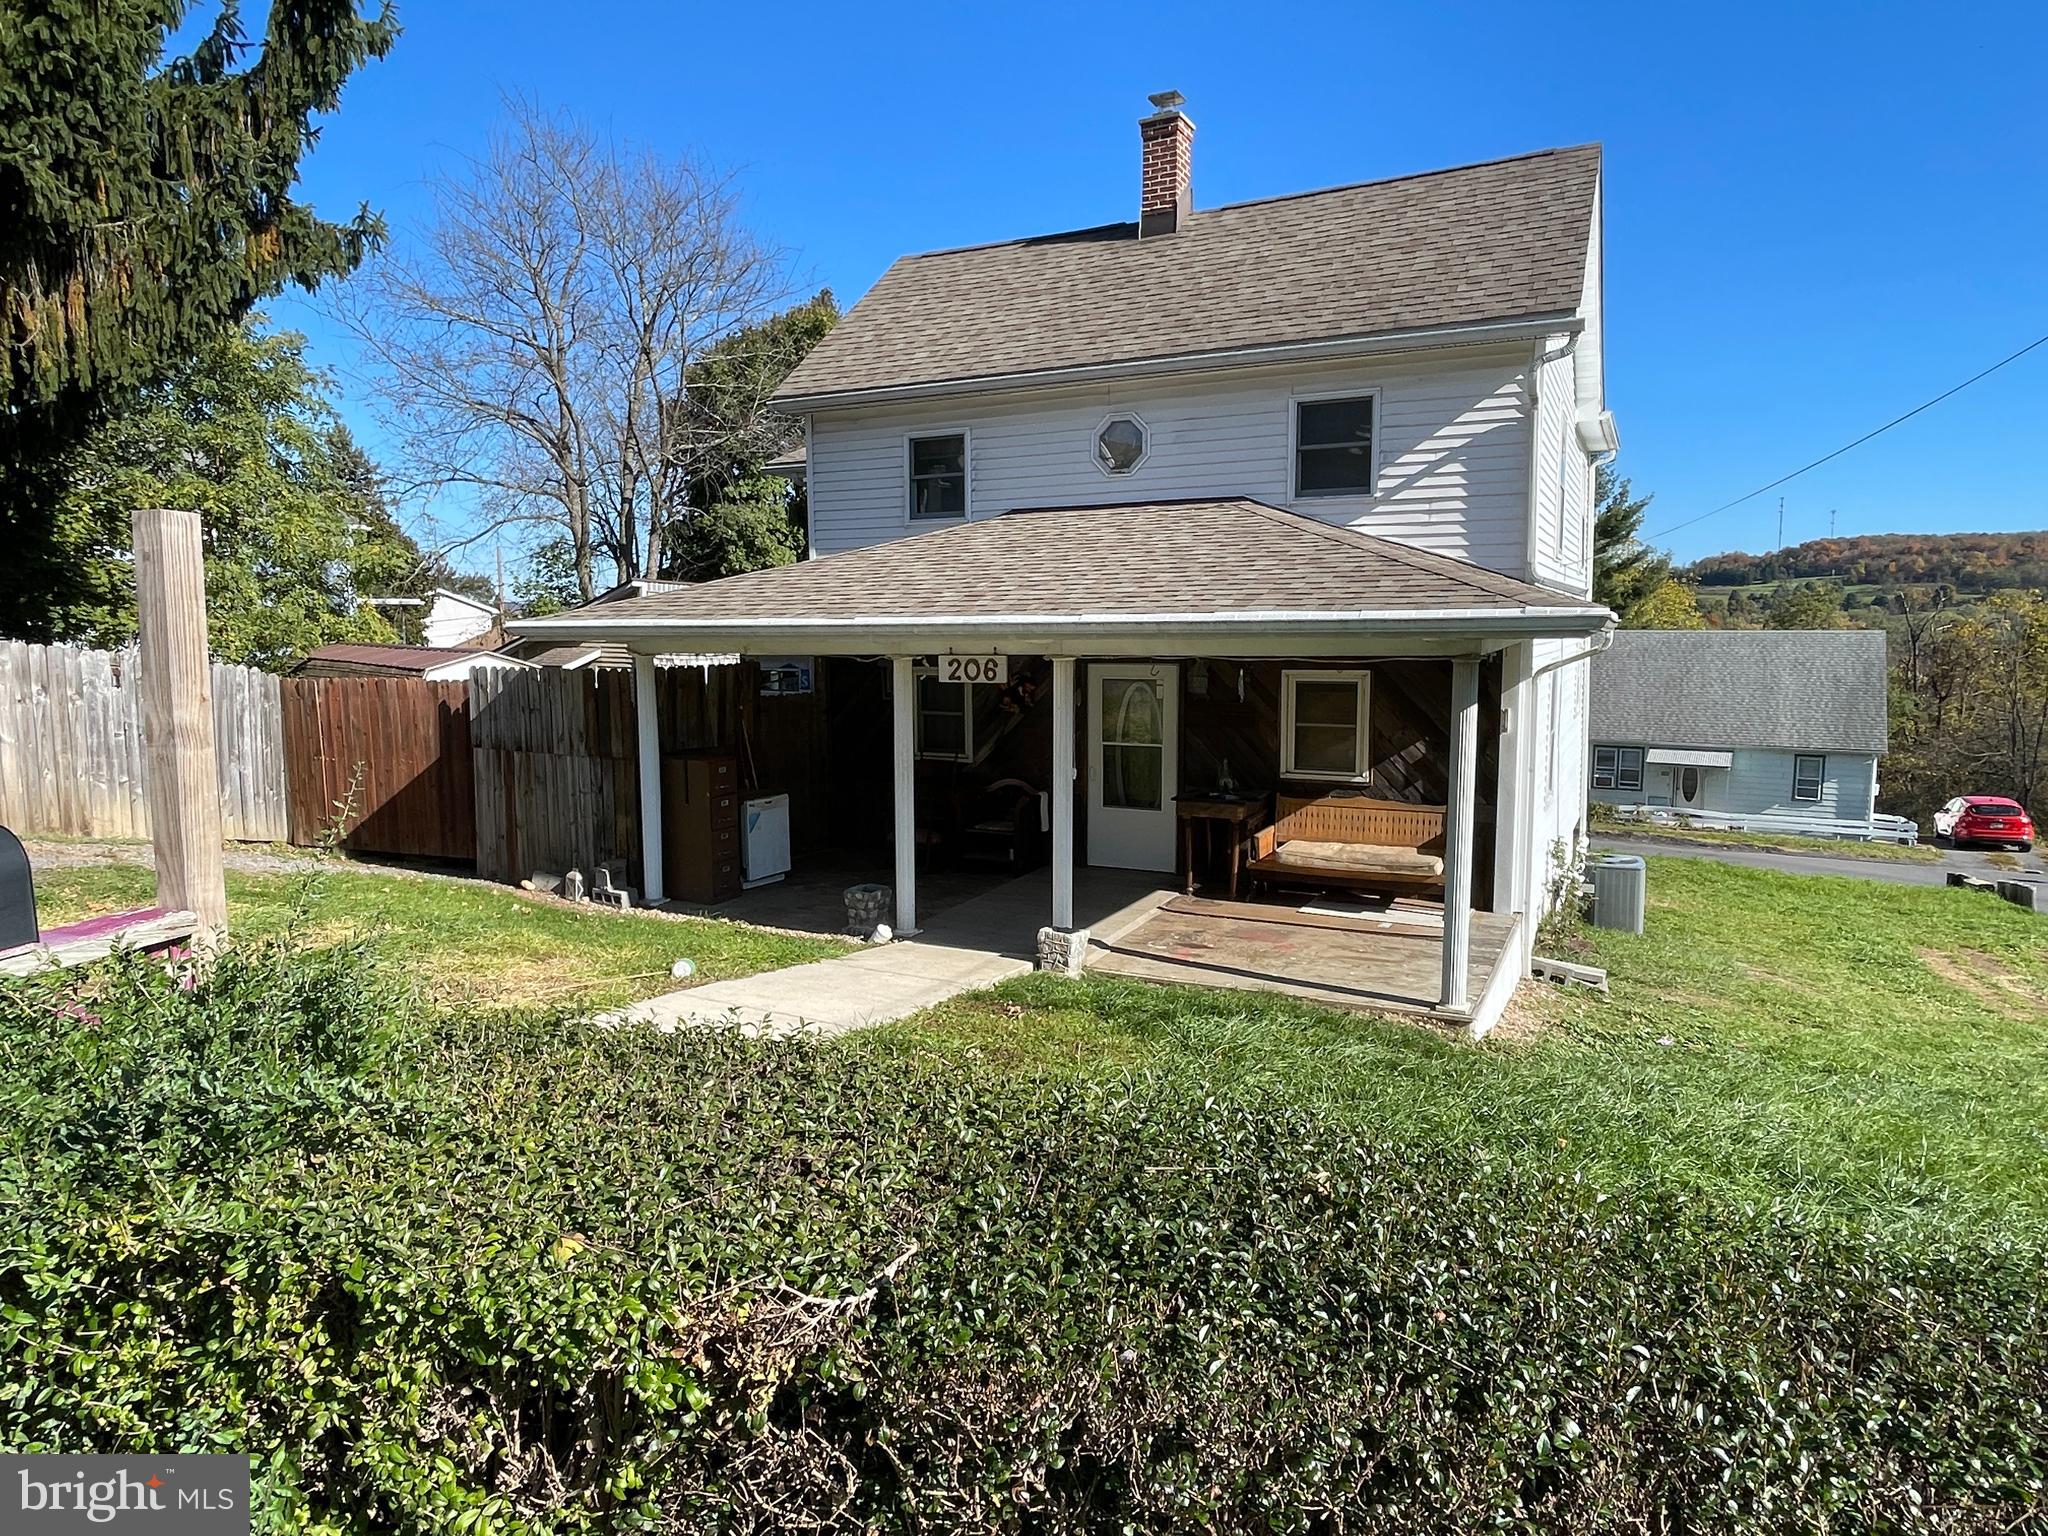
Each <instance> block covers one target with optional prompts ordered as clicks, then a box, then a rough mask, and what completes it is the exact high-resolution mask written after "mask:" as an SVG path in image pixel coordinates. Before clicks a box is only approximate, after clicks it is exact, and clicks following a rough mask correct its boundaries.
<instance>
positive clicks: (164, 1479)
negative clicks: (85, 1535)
mask: <svg viewBox="0 0 2048 1536" xmlns="http://www.w3.org/2000/svg"><path fill="white" fill-rule="evenodd" d="M0 1514H4V1515H7V1516H9V1517H10V1518H8V1519H6V1520H0V1530H5V1531H6V1532H8V1533H10V1536H11V1533H13V1532H15V1531H21V1532H24V1533H36V1536H41V1533H45V1532H47V1533H49V1536H58V1533H60V1532H70V1531H104V1530H108V1529H113V1530H127V1531H137V1532H140V1531H145V1530H146V1531H151V1532H155V1533H158V1536H230V1533H231V1536H247V1532H248V1530H249V1458H248V1457H246V1456H0Z"/></svg>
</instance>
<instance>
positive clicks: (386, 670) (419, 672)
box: [292, 645, 533, 683]
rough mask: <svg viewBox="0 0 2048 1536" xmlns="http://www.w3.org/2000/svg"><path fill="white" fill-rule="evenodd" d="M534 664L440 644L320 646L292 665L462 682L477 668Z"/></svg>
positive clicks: (335, 673)
mask: <svg viewBox="0 0 2048 1536" xmlns="http://www.w3.org/2000/svg"><path fill="white" fill-rule="evenodd" d="M532 665H533V663H532V662H530V661H522V660H520V659H519V658H518V657H515V656H507V655H505V654H504V653H503V652H501V651H485V650H470V649H464V648H461V647H455V646H438V645H321V646H315V647H314V648H313V649H312V650H311V651H309V652H307V653H306V659H305V660H304V661H302V662H300V663H299V664H298V665H297V666H295V667H293V668H292V676H293V677H417V678H423V679H425V680H426V681H427V682H430V683H448V682H461V681H462V680H463V679H465V678H467V677H468V676H469V675H470V673H472V672H477V671H497V670H511V671H524V670H526V669H527V668H529V667H531V666H532Z"/></svg>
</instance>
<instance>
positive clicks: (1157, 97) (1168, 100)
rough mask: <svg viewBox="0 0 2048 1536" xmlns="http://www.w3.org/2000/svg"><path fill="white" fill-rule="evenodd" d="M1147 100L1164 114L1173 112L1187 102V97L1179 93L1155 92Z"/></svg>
mask: <svg viewBox="0 0 2048 1536" xmlns="http://www.w3.org/2000/svg"><path fill="white" fill-rule="evenodd" d="M1145 99H1146V100H1147V101H1149V102H1151V103H1152V105H1153V106H1155V107H1157V108H1158V109H1159V110H1160V111H1162V112H1171V111H1172V110H1173V109H1174V108H1175V107H1178V106H1180V105H1182V104H1183V103H1184V102H1186V101H1187V97H1185V96H1183V95H1181V93H1180V92H1179V91H1154V92H1153V93H1152V94H1151V95H1150V96H1147V97H1146V98H1145Z"/></svg>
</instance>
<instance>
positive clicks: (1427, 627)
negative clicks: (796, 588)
mask: <svg viewBox="0 0 2048 1536" xmlns="http://www.w3.org/2000/svg"><path fill="white" fill-rule="evenodd" d="M1612 621H1613V616H1612V615H1611V614H1610V613H1609V612H1608V611H1607V610H1606V609H1605V608H1600V607H1595V606H1591V605H1585V604H1574V605H1570V606H1561V605H1560V606H1552V605H1544V606H1541V607H1535V606H1528V607H1521V608H1492V609H1486V608H1480V609H1473V608H1451V609H1394V610H1389V609H1371V608H1368V609H1346V610H1320V611H1319V610H1314V609H1306V610H1304V609H1274V610H1270V611H1251V612H1236V613H1199V612H1189V613H1006V614H933V615H925V614H915V615H913V614H886V613H878V614H863V615H859V616H857V617H854V618H843V619H842V618H798V617H781V618H749V619H688V618H670V619H663V618H644V617H643V618H626V617H619V618H585V619H578V618H571V617H569V616H566V615H564V616H560V617H554V618H545V619H519V620H514V621H513V623H512V625H511V626H510V627H511V630H512V632H513V633H514V634H518V635H529V636H534V637H537V638H538V637H548V636H553V635H568V636H581V637H588V638H592V639H611V640H618V641H626V642H631V641H675V640H680V639H684V638H691V639H701V637H704V636H735V637H745V636H748V635H777V636H827V635H836V634H846V633H853V632H858V633H869V632H877V631H880V632H887V633H890V634H893V635H901V636H905V637H923V638H928V639H931V640H934V641H938V642H942V643H943V642H948V641H956V640H963V639H976V640H984V641H985V640H991V639H1002V638H1006V637H1013V636H1016V635H1019V634H1031V635H1048V634H1056V635H1058V636H1060V637H1061V638H1071V639H1087V638H1092V637H1102V638H1118V639H1133V638H1139V639H1142V638H1145V637H1149V636H1154V635H1172V634H1187V633H1190V632H1193V633H1200V634H1204V635H1214V634H1216V633H1217V632H1219V631H1221V632H1226V633H1236V634H1242V633H1252V634H1268V635H1272V634H1282V635H1284V634H1296V633H1303V632H1310V633H1328V632H1332V631H1341V630H1354V629H1371V630H1374V631H1376V632H1378V633H1380V634H1382V635H1437V636H1458V637H1468V636H1469V637H1472V638H1474V639H1475V640H1476V639H1482V638H1487V637H1501V636H1512V637H1521V636H1528V635H1544V636H1555V637H1559V638H1571V637H1574V636H1590V635H1595V634H1598V633H1600V632H1601V631H1602V630H1603V629H1604V628H1605V627H1606V626H1607V625H1609V624H1610V623H1612ZM706 648H709V649H717V648H718V647H716V646H710V647H706Z"/></svg>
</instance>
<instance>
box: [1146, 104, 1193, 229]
mask: <svg viewBox="0 0 2048 1536" xmlns="http://www.w3.org/2000/svg"><path fill="white" fill-rule="evenodd" d="M1186 99H1187V98H1186V97H1184V96H1182V95H1181V93H1180V92H1179V91H1161V92H1160V93H1159V94H1158V95H1156V96H1153V97H1151V98H1150V100H1151V102H1152V105H1153V106H1155V107H1157V108H1158V109H1159V110H1158V111H1156V112H1154V113H1153V114H1152V115H1151V116H1150V117H1141V118H1139V119H1138V137H1139V139H1140V141H1141V142H1142V143H1143V145H1144V148H1145V166H1144V170H1145V175H1144V182H1143V187H1142V191H1141V195H1140V196H1139V199H1138V236H1139V238H1140V239H1143V238H1144V237H1145V236H1147V235H1170V234H1172V233H1173V232H1174V231H1175V230H1176V229H1178V228H1180V221H1181V220H1182V219H1184V218H1186V217H1187V216H1188V214H1189V212H1190V211H1191V210H1192V209H1193V207H1194V192H1193V188H1192V167H1193V162H1194V144H1195V125H1194V123H1193V122H1192V121H1191V120H1190V119H1189V118H1188V117H1187V115H1186V114H1185V113H1183V112H1182V111H1181V109H1180V107H1181V103H1182V102H1183V101H1185V100H1186Z"/></svg>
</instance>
